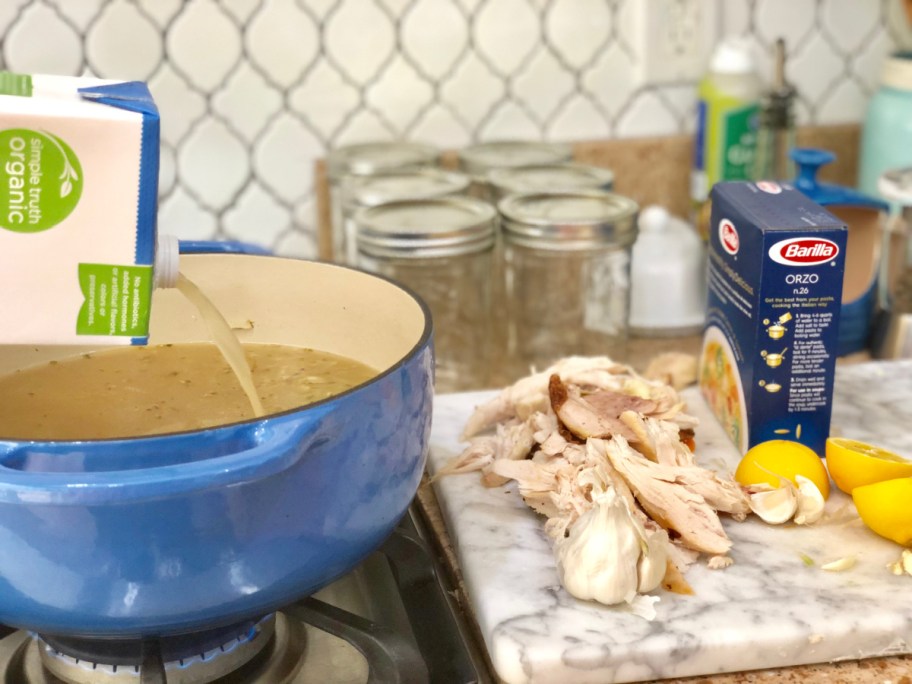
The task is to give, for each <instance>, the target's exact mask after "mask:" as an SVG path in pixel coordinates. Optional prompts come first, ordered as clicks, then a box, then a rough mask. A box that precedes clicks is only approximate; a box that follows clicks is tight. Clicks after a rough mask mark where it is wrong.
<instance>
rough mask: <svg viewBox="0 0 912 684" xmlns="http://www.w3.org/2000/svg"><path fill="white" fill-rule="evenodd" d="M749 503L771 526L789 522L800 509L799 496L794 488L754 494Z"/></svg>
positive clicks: (749, 497)
mask: <svg viewBox="0 0 912 684" xmlns="http://www.w3.org/2000/svg"><path fill="white" fill-rule="evenodd" d="M748 501H749V503H750V508H751V510H752V511H753V512H754V513H756V514H757V515H758V516H760V519H761V520H763V522H766V523H769V524H770V525H781V524H782V523H784V522H788V521H789V520H791V519H792V516H793V515H795V511H796V510H797V509H798V495H797V493H796V490H795V488H794V487H780V488H779V489H773V490H770V491H759V492H754V493H752V494H750V495H749V496H748Z"/></svg>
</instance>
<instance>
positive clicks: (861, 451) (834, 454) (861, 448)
mask: <svg viewBox="0 0 912 684" xmlns="http://www.w3.org/2000/svg"><path fill="white" fill-rule="evenodd" d="M826 467H827V470H829V471H830V477H832V478H833V482H835V483H836V486H837V487H839V488H840V489H841V490H842V491H844V492H845V493H846V494H851V493H852V490H853V489H855V488H856V487H862V486H864V485H869V484H874V483H875V482H883V481H884V480H895V479H896V478H898V477H912V461H907V460H906V459H904V458H903V457H902V456H898V455H897V454H894V453H893V452H892V451H887V450H886V449H881V448H880V447H876V446H873V445H871V444H865V443H864V442H859V441H856V440H854V439H843V438H842V437H830V438H829V439H828V440H827V441H826Z"/></svg>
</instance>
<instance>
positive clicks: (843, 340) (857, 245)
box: [790, 148, 888, 356]
mask: <svg viewBox="0 0 912 684" xmlns="http://www.w3.org/2000/svg"><path fill="white" fill-rule="evenodd" d="M790 154H791V158H792V161H794V162H795V165H796V167H797V169H798V172H797V176H796V178H795V187H796V188H798V189H799V190H800V191H801V192H803V193H804V194H805V195H807V196H808V197H810V198H811V199H812V200H814V201H815V202H817V204H819V205H821V206H823V207H826V208H827V210H828V211H830V212H831V213H832V214H834V215H836V216H837V217H838V218H840V219H842V220H843V221H845V222H846V225H847V226H848V229H849V235H848V241H847V243H846V262H845V264H846V265H845V277H844V280H843V288H842V307H841V310H840V316H839V336H838V341H837V345H836V347H837V354H838V355H839V356H845V355H847V354H852V353H854V352H858V351H861V350H863V349H865V348H866V347H867V345H868V340H869V337H870V333H871V324H872V322H873V320H874V315H875V312H876V305H877V275H878V272H879V260H880V250H881V226H880V222H881V216H882V215H883V214H884V212H886V211H887V209H888V206H887V204H886V202H884V201H882V200H880V199H878V198H876V197H870V196H868V195H865V194H863V193H861V192H858V191H857V190H853V189H852V188H846V187H843V186H841V185H835V184H832V183H822V182H820V181H819V180H818V179H817V173H818V171H819V170H820V167H822V166H825V165H826V164H829V163H831V162H832V161H834V160H835V159H836V155H834V154H833V153H832V152H830V151H828V150H819V149H814V148H795V149H793V150H792V151H791V153H790Z"/></svg>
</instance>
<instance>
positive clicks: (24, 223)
mask: <svg viewBox="0 0 912 684" xmlns="http://www.w3.org/2000/svg"><path fill="white" fill-rule="evenodd" d="M81 196H82V166H81V165H80V163H79V159H78V158H77V157H76V154H75V153H74V152H73V150H72V149H71V148H70V146H69V145H67V144H66V143H65V142H64V141H63V140H61V139H60V138H59V137H57V136H56V135H53V134H52V133H48V132H47V131H36V130H31V129H28V128H10V129H7V130H4V131H0V228H5V229H6V230H11V231H14V232H17V233H38V232H41V231H43V230H48V229H49V228H53V227H54V226H56V225H58V224H59V223H60V222H61V221H63V220H64V219H65V218H66V217H67V216H69V215H70V214H71V213H72V211H73V209H75V208H76V205H77V204H79V198H80V197H81Z"/></svg>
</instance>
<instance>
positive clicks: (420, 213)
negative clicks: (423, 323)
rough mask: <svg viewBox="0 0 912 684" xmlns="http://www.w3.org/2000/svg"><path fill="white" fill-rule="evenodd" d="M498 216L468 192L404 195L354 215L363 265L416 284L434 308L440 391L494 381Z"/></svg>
mask: <svg viewBox="0 0 912 684" xmlns="http://www.w3.org/2000/svg"><path fill="white" fill-rule="evenodd" d="M496 216H497V215H496V211H495V210H494V207H492V206H491V205H490V204H488V203H486V202H482V201H480V200H478V199H474V198H470V197H442V198H435V199H423V200H400V201H396V202H389V203H386V204H380V205H377V206H375V207H363V208H361V209H359V210H358V211H356V212H355V215H354V225H355V235H356V241H357V245H358V265H359V266H360V267H361V268H363V269H365V270H367V271H371V272H373V273H378V274H380V275H383V276H386V277H388V278H391V279H392V280H396V281H398V282H400V283H402V284H403V285H405V286H407V287H409V288H411V289H412V290H413V291H414V292H416V293H417V294H418V295H419V296H420V297H421V298H422V299H424V301H425V302H426V303H427V305H428V308H429V309H430V311H431V318H432V321H433V325H434V350H435V354H436V390H437V391H438V392H455V391H460V390H466V389H477V388H480V387H485V386H487V385H488V374H489V371H490V358H491V357H490V352H491V344H492V338H491V334H490V321H491V285H492V283H491V268H492V254H493V247H494V238H495V225H496Z"/></svg>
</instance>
